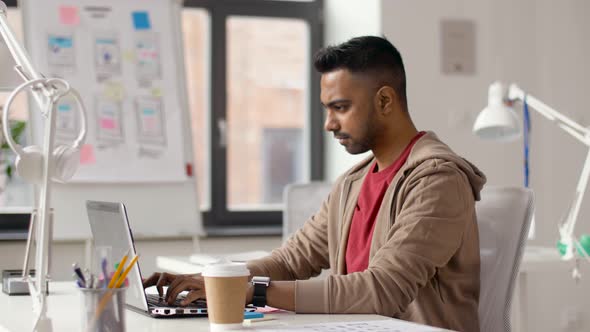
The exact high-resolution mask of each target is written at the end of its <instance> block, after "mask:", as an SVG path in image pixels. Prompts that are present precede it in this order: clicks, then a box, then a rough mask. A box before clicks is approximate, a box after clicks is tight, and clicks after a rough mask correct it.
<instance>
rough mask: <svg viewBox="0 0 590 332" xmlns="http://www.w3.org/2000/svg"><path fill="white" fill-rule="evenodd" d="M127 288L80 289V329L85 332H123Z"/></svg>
mask: <svg viewBox="0 0 590 332" xmlns="http://www.w3.org/2000/svg"><path fill="white" fill-rule="evenodd" d="M126 290H127V288H80V292H81V297H82V299H81V301H82V329H81V331H87V332H106V331H109V332H123V331H125V291H126Z"/></svg>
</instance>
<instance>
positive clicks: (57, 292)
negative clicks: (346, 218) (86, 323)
mask: <svg viewBox="0 0 590 332" xmlns="http://www.w3.org/2000/svg"><path fill="white" fill-rule="evenodd" d="M49 289H50V295H49V296H48V315H49V317H50V318H51V319H52V323H53V331H60V332H61V331H79V330H80V325H81V323H80V304H81V300H80V297H79V293H78V290H77V289H76V287H75V285H74V283H73V282H54V283H51V284H50V286H49ZM0 308H1V309H2V314H1V315H0V331H2V332H4V331H13V332H21V331H30V330H31V327H32V308H31V298H30V297H29V296H8V295H6V294H4V293H0ZM266 317H273V318H276V320H273V321H267V322H259V323H255V324H252V326H251V327H248V328H244V330H249V331H253V330H255V329H256V328H262V327H264V328H277V329H280V328H285V327H287V326H297V325H303V324H313V323H327V322H341V321H369V320H382V319H391V320H394V319H392V318H388V317H384V316H378V315H297V314H294V313H286V312H283V313H275V314H266ZM394 321H396V322H399V324H400V328H401V329H403V328H404V326H408V325H407V324H408V323H407V322H404V321H400V320H394ZM126 325H127V330H128V331H174V330H176V331H209V321H208V320H207V318H203V317H199V318H196V317H192V318H178V319H177V318H174V319H156V318H151V317H148V316H145V315H142V314H139V313H136V312H134V311H131V310H127V311H126ZM412 325H413V326H414V327H415V326H416V325H414V324H412Z"/></svg>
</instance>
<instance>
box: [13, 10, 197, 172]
mask: <svg viewBox="0 0 590 332" xmlns="http://www.w3.org/2000/svg"><path fill="white" fill-rule="evenodd" d="M23 4H24V6H23V12H24V15H25V18H26V20H25V22H24V23H25V32H26V40H27V45H28V50H29V52H30V54H31V57H32V61H33V64H34V65H35V66H36V68H37V70H38V71H39V72H41V73H42V74H44V75H45V76H47V77H62V78H65V79H66V80H67V81H68V82H69V83H70V84H71V86H72V87H74V88H75V89H77V90H78V91H79V92H80V94H81V95H82V99H83V101H84V104H85V107H86V114H87V118H88V135H87V138H86V143H85V144H84V146H83V147H82V149H81V157H80V163H81V166H80V168H79V170H78V172H77V173H76V175H75V176H74V178H73V180H72V182H113V183H114V182H116V183H121V182H171V181H177V182H182V181H185V180H186V179H187V175H186V162H185V160H187V159H186V156H185V155H184V149H183V145H184V142H183V134H182V131H181V130H180V128H182V122H183V112H186V111H187V108H186V105H187V102H186V99H187V97H186V93H185V87H184V80H181V79H180V78H182V77H183V76H182V75H179V73H180V72H181V71H183V70H184V64H183V58H182V54H181V53H180V52H179V50H180V48H179V47H178V45H177V44H176V39H175V38H174V36H175V32H176V31H177V30H178V29H179V28H178V26H179V25H180V21H181V20H180V15H179V12H178V11H176V10H174V2H173V1H170V0H150V1H145V0H125V1H121V0H62V1H59V0H27V1H23ZM33 107H34V105H33ZM76 107H77V105H76V103H75V101H74V99H73V98H64V99H62V100H61V101H60V102H59V104H58V105H57V110H56V113H57V114H56V119H57V120H56V127H57V130H56V135H55V136H56V144H68V143H70V142H72V141H73V140H74V139H75V138H76V137H77V134H78V132H79V131H78V129H79V126H80V116H79V114H78V112H77V110H76ZM32 114H35V115H37V119H36V120H35V121H34V123H33V124H34V140H35V142H39V141H40V139H41V138H42V137H43V135H42V130H43V128H44V126H43V125H42V119H41V117H40V116H39V115H38V114H39V112H38V111H35V110H32Z"/></svg>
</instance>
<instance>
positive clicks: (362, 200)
mask: <svg viewBox="0 0 590 332" xmlns="http://www.w3.org/2000/svg"><path fill="white" fill-rule="evenodd" d="M424 134H425V132H423V131H421V132H419V133H418V134H417V135H416V136H415V137H414V138H413V139H412V140H411V141H410V143H409V144H408V146H407V147H406V148H405V149H404V151H403V152H402V153H401V154H400V156H399V157H398V158H397V160H396V161H395V162H394V163H393V164H391V165H390V166H389V167H387V168H386V169H384V170H382V171H380V172H375V171H376V169H377V163H375V164H374V165H373V166H372V170H371V171H370V172H369V173H368V174H367V176H366V178H365V180H364V182H363V185H362V187H361V192H360V194H359V198H358V201H357V203H356V208H355V210H354V214H353V215H352V224H351V225H350V232H349V233H348V244H347V245H346V273H353V272H362V271H364V270H366V269H367V267H368V266H369V251H370V249H371V240H372V238H373V229H374V227H375V218H376V217H377V213H378V212H379V208H380V207H381V201H383V196H385V191H387V188H388V187H389V184H390V183H391V180H393V177H394V176H395V174H397V172H398V171H399V169H400V168H401V167H402V165H403V164H404V163H405V162H406V160H407V159H408V156H409V155H410V151H412V147H413V146H414V143H416V141H417V140H418V139H419V138H420V137H422V135H424Z"/></svg>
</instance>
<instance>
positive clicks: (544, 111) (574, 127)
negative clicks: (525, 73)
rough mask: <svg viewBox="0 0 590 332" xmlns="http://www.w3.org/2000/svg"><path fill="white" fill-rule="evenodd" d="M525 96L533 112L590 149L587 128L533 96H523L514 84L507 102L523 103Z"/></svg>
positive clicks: (589, 131)
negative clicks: (518, 101) (553, 122)
mask: <svg viewBox="0 0 590 332" xmlns="http://www.w3.org/2000/svg"><path fill="white" fill-rule="evenodd" d="M525 96H526V102H527V104H529V105H530V106H531V107H532V108H533V109H534V110H535V111H537V112H539V113H540V114H541V115H543V116H544V117H546V118H547V119H548V120H550V121H555V122H557V125H558V126H559V127H560V128H561V129H563V130H564V131H566V132H567V133H568V134H570V135H572V136H573V137H574V138H576V139H577V140H579V141H581V142H582V143H584V144H585V145H587V146H589V147H590V130H589V129H588V128H585V127H583V126H582V125H580V124H578V123H577V122H575V121H574V120H572V119H570V118H568V117H567V116H565V115H563V114H561V113H559V112H558V111H556V110H554V109H553V108H551V107H549V106H547V105H546V104H545V103H543V102H542V101H540V100H539V99H537V98H535V97H534V96H531V95H529V94H525V92H524V91H523V90H522V89H520V88H519V87H518V86H517V85H516V84H511V85H510V88H509V89H508V99H509V100H511V101H515V100H520V101H524V99H525Z"/></svg>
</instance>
